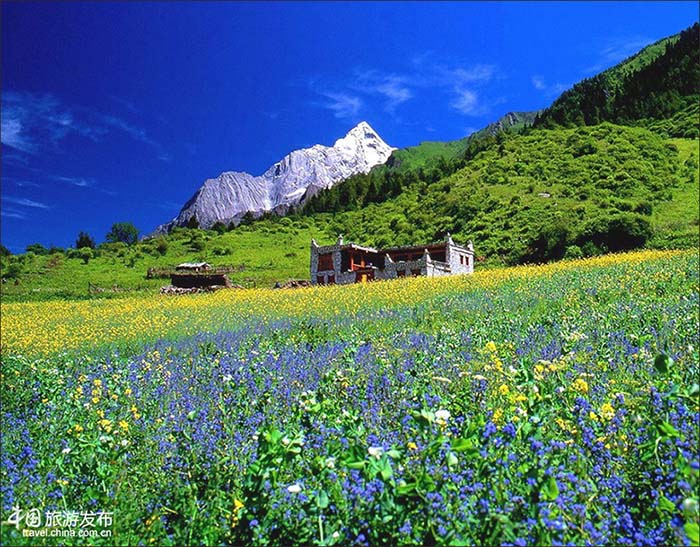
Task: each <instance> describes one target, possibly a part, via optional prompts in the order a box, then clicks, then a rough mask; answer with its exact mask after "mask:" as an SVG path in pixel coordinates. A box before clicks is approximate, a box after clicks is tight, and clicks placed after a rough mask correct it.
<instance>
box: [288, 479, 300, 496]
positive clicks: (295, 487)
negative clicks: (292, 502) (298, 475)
mask: <svg viewBox="0 0 700 547" xmlns="http://www.w3.org/2000/svg"><path fill="white" fill-rule="evenodd" d="M287 492H289V493H290V494H298V493H299V492H301V484H299V483H298V482H297V483H294V484H290V485H289V486H287Z"/></svg>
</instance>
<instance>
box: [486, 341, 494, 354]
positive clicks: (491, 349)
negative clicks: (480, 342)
mask: <svg viewBox="0 0 700 547" xmlns="http://www.w3.org/2000/svg"><path fill="white" fill-rule="evenodd" d="M484 349H486V351H488V352H490V353H496V344H495V343H494V342H488V343H487V344H486V346H485V347H484Z"/></svg>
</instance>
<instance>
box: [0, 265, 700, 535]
mask: <svg viewBox="0 0 700 547" xmlns="http://www.w3.org/2000/svg"><path fill="white" fill-rule="evenodd" d="M699 290H700V287H699V273H698V257H697V255H695V254H690V253H678V252H640V253H632V254H626V255H612V256H606V257H601V258H598V259H589V260H582V261H572V262H562V263H556V264H551V265H546V266H529V267H518V268H509V269H501V270H493V271H483V272H478V273H476V274H474V275H473V276H464V277H453V278H439V279H424V278H416V279H403V280H398V281H395V282H378V283H373V284H369V285H366V286H350V287H319V288H314V289H308V290H307V289H303V290H298V291H288V292H285V291H260V290H258V291H255V290H250V291H238V292H236V291H229V292H226V293H223V292H220V293H216V294H213V295H194V296H187V297H176V298H173V297H170V298H169V297H162V296H152V297H148V298H139V299H124V300H123V301H120V300H114V301H108V302H105V301H101V302H93V301H87V302H61V303H53V302H52V303H43V304H9V305H3V306H2V335H3V336H2V338H3V340H2V382H3V389H2V429H3V434H2V463H1V467H0V472H1V475H0V479H1V480H0V488H1V489H2V505H3V506H2V520H3V521H5V520H6V519H7V518H8V515H10V513H11V512H12V510H13V508H17V507H19V508H24V509H30V508H40V509H41V510H42V512H44V511H55V510H63V511H66V510H71V511H76V512H77V511H109V512H111V513H113V523H111V528H110V530H111V532H112V535H111V537H109V538H103V537H96V536H93V537H87V538H80V537H72V538H69V539H67V538H65V537H62V538H60V539H57V538H51V537H45V538H36V537H34V538H27V537H24V536H23V534H22V532H23V527H22V526H19V525H9V524H3V526H2V538H1V539H2V543H3V544H13V545H14V544H47V545H49V544H66V543H70V544H92V545H100V544H104V545H114V544H116V545H223V544H234V545H307V544H314V545H426V544H429V545H434V544H439V545H472V544H489V545H493V544H503V545H543V544H552V545H593V544H595V545H598V544H628V545H632V544H633V545H668V544H674V545H692V544H695V545H697V544H698V485H699V481H698V473H699V472H700V455H699V453H698V445H699V444H700V439H699V436H700V433H699V430H700V388H699V387H698V376H699V354H698V345H699V340H698V330H699V328H700V325H699V318H698V308H699V304H700V302H699V299H698V296H699Z"/></svg>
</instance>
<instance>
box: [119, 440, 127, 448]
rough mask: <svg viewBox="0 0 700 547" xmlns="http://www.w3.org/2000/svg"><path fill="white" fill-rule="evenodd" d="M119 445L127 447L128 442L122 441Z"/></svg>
mask: <svg viewBox="0 0 700 547" xmlns="http://www.w3.org/2000/svg"><path fill="white" fill-rule="evenodd" d="M119 444H121V445H122V446H128V445H129V441H128V440H127V439H122V442H121V443H119Z"/></svg>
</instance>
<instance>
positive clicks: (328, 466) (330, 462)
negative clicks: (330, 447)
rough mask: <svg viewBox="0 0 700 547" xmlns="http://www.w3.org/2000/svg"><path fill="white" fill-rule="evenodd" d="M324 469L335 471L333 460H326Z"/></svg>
mask: <svg viewBox="0 0 700 547" xmlns="http://www.w3.org/2000/svg"><path fill="white" fill-rule="evenodd" d="M326 467H327V468H328V469H335V458H326Z"/></svg>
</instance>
